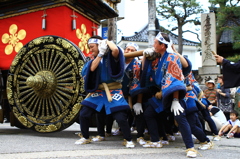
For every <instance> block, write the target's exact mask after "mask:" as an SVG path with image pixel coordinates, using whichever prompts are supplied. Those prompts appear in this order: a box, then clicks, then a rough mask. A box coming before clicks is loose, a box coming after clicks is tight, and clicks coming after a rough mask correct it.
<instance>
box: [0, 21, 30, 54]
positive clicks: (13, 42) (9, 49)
mask: <svg viewBox="0 0 240 159" xmlns="http://www.w3.org/2000/svg"><path fill="white" fill-rule="evenodd" d="M17 30H18V26H17V25H16V24H12V25H11V26H10V27H9V33H10V35H9V34H8V33H4V34H3V35H2V42H3V43H4V44H8V45H7V46H6V47H5V50H4V51H5V54H6V55H10V54H12V53H13V50H14V48H15V52H18V51H19V50H20V49H21V48H22V47H23V44H22V42H20V40H23V39H24V38H25V37H26V35H27V33H26V31H25V30H24V29H21V30H19V32H18V33H17Z"/></svg>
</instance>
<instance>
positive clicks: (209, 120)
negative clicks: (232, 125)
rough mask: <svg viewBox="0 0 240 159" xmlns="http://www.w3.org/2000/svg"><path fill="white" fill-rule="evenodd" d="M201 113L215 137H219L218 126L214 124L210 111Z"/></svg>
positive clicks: (206, 110)
mask: <svg viewBox="0 0 240 159" xmlns="http://www.w3.org/2000/svg"><path fill="white" fill-rule="evenodd" d="M201 113H202V116H203V118H204V120H205V121H206V122H207V123H208V125H209V127H210V129H211V131H212V133H213V134H214V135H218V130H217V126H216V124H215V123H214V121H213V120H212V118H211V116H210V113H209V110H208V109H203V110H201ZM203 131H205V129H203Z"/></svg>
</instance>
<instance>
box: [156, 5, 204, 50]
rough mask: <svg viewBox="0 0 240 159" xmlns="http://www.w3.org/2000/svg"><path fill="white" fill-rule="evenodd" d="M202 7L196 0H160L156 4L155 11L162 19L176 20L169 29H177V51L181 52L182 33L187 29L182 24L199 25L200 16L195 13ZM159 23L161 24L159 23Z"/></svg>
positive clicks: (200, 10) (200, 11) (199, 11)
mask: <svg viewBox="0 0 240 159" xmlns="http://www.w3.org/2000/svg"><path fill="white" fill-rule="evenodd" d="M202 12H203V9H202V7H201V5H200V4H199V3H198V2H197V1H196V0H162V1H160V2H159V4H158V6H157V13H158V15H159V16H160V17H161V18H163V19H168V20H170V21H172V22H177V25H176V26H174V27H172V30H171V31H174V30H177V31H178V52H179V53H180V54H182V50H183V44H182V35H183V33H185V32H189V31H188V30H185V31H184V30H183V26H184V25H185V24H187V23H193V24H195V25H200V24H201V23H200V20H199V19H200V17H196V16H195V15H196V14H199V13H202ZM193 17H195V18H193ZM160 25H161V24H160Z"/></svg>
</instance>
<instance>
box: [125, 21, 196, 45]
mask: <svg viewBox="0 0 240 159" xmlns="http://www.w3.org/2000/svg"><path fill="white" fill-rule="evenodd" d="M159 28H160V29H158V30H160V31H162V32H166V33H169V34H168V35H169V36H170V38H171V39H172V41H173V44H178V36H177V35H176V34H173V33H172V32H170V31H168V30H166V29H165V28H163V27H159ZM122 40H126V41H135V42H148V25H146V26H145V27H144V28H143V29H142V30H141V31H140V32H135V35H133V36H123V37H122ZM198 44H199V42H194V41H190V40H187V39H183V45H189V46H197V45H198Z"/></svg>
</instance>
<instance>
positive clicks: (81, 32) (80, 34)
mask: <svg viewBox="0 0 240 159" xmlns="http://www.w3.org/2000/svg"><path fill="white" fill-rule="evenodd" d="M86 32H87V28H86V25H85V24H82V25H81V29H79V28H77V30H76V36H77V38H78V39H80V40H81V41H80V42H79V43H78V47H79V48H80V50H81V51H85V52H86V53H87V54H88V53H89V48H88V46H87V41H88V39H89V38H90V35H89V34H87V33H86Z"/></svg>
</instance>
